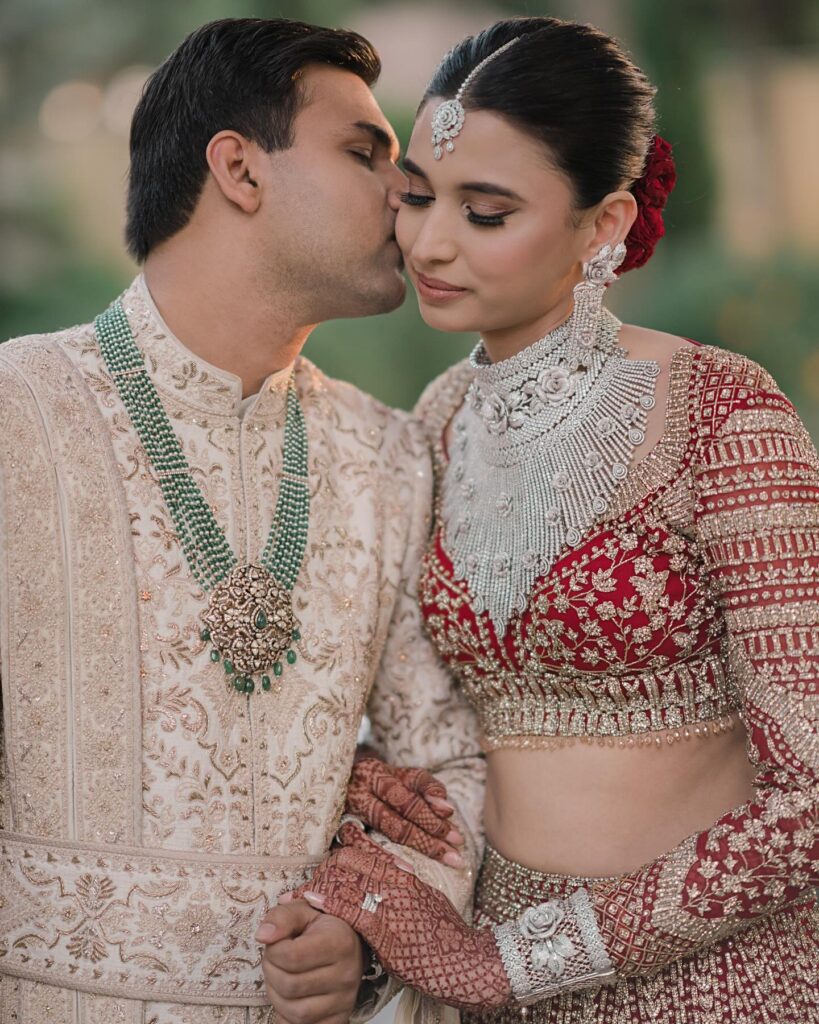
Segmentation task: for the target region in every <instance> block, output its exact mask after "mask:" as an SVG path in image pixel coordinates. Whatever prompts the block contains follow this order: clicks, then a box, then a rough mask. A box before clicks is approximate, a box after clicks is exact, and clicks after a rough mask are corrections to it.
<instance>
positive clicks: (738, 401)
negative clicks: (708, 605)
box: [590, 350, 819, 975]
mask: <svg viewBox="0 0 819 1024" xmlns="http://www.w3.org/2000/svg"><path fill="white" fill-rule="evenodd" d="M695 365H697V370H696V375H697V377H696V379H695V380H694V381H693V385H694V386H693V387H692V389H691V420H692V428H693V429H694V430H695V432H696V435H697V436H698V438H699V443H698V456H697V458H696V464H695V466H694V486H695V511H694V516H695V531H696V535H697V538H698V542H699V544H700V546H701V552H702V558H703V562H704V567H705V571H706V572H707V574H708V576H709V577H710V579H711V581H712V584H713V585H714V588H715V590H716V593H717V595H718V602H719V605H720V607H721V611H722V614H723V616H724V618H725V624H726V631H727V652H728V659H729V666H730V674H731V676H732V678H733V680H734V683H735V685H736V687H737V691H738V694H739V698H740V707H741V714H742V718H743V721H744V724H745V727H746V729H747V732H748V756H749V758H750V760H751V762H752V764H753V767H754V769H755V779H754V788H755V790H756V793H755V796H754V798H753V799H752V800H751V801H749V802H748V803H746V804H743V805H742V806H740V807H736V808H734V809H732V810H730V811H728V812H727V813H726V814H724V815H723V816H722V817H721V818H720V819H719V821H717V822H715V823H714V824H713V825H712V827H711V828H709V829H707V830H706V831H704V832H701V833H699V834H697V835H693V836H691V837H689V838H688V839H686V840H685V841H684V842H682V843H681V844H680V845H679V846H678V847H676V849H674V850H672V851H671V852H670V853H668V854H666V855H665V856H663V857H661V858H659V859H658V860H656V861H654V862H653V863H651V864H649V865H647V866H646V867H644V868H642V869H641V870H639V871H637V872H634V873H632V874H630V875H627V876H625V877H621V878H620V879H618V880H617V881H616V882H613V883H608V884H600V885H596V886H594V887H593V889H592V891H591V893H590V895H591V898H592V906H593V908H594V911H595V917H596V918H597V923H598V925H599V927H600V932H601V936H602V939H603V942H604V944H605V947H606V950H607V952H608V954H609V956H610V958H611V960H612V962H613V963H614V966H615V968H616V970H617V973H618V974H621V975H629V974H643V973H650V972H652V971H654V970H656V969H657V968H660V967H662V966H665V965H666V964H668V963H670V962H671V961H673V960H675V959H677V958H678V957H682V956H686V955H689V954H691V953H692V952H694V951H695V950H697V949H699V948H701V947H703V946H706V945H709V944H711V943H713V942H714V941H716V940H718V939H720V938H722V937H723V936H726V935H728V934H730V933H731V932H733V931H736V930H739V929H741V928H743V927H745V926H747V925H749V924H750V923H752V922H753V921H754V920H755V919H757V918H759V917H760V916H761V915H763V914H768V913H770V912H771V911H772V910H775V909H777V908H778V907H781V906H782V905H784V904H786V903H788V902H790V901H793V900H795V899H796V898H797V897H798V896H799V895H800V894H803V893H804V892H805V891H806V890H807V889H809V887H811V886H816V885H817V884H819V837H818V835H817V817H818V815H817V807H818V805H819V801H818V800H817V796H819V792H818V789H819V787H818V786H817V775H818V773H817V767H819V764H818V762H819V737H817V708H818V707H819V461H818V460H817V454H816V450H815V448H814V447H813V445H812V443H811V441H810V438H809V437H808V434H807V432H806V430H805V428H804V427H803V425H802V423H801V422H800V420H799V418H798V416H797V415H796V413H795V411H794V409H793V406H792V405H791V403H790V402H789V401H788V400H787V399H786V398H785V397H784V396H783V395H782V394H781V393H780V391H779V390H778V389H777V387H776V385H775V384H774V382H773V380H772V379H771V377H770V376H769V375H768V374H767V373H766V372H765V371H764V370H762V369H761V368H760V367H759V366H757V365H756V364H754V363H751V362H750V361H749V360H747V359H744V358H742V357H739V356H735V355H731V354H728V353H720V352H718V351H716V350H704V351H703V352H702V353H700V354H698V356H697V358H696V359H695Z"/></svg>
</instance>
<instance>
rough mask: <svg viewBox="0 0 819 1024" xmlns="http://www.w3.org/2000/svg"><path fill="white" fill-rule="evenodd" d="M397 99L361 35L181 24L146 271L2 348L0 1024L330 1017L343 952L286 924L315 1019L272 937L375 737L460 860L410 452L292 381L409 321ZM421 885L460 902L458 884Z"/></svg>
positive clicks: (342, 405) (303, 920) (453, 756)
mask: <svg viewBox="0 0 819 1024" xmlns="http://www.w3.org/2000/svg"><path fill="white" fill-rule="evenodd" d="M378 71H379V64H378V58H377V56H376V54H375V53H374V52H373V50H372V48H371V47H370V45H369V44H368V43H367V42H366V41H365V40H363V39H362V38H361V37H360V36H357V35H355V34H354V33H347V32H339V31H334V30H329V29H321V28H316V27H312V26H308V25H304V24H300V23H297V22H286V21H265V20H255V19H254V20H250V19H246V20H245V19H242V20H226V21H220V22H214V23H212V24H210V25H206V26H204V27H203V28H201V29H199V30H198V31H196V32H194V33H193V35H191V36H190V37H189V38H188V39H187V40H186V41H185V42H184V43H183V44H182V45H181V46H180V47H179V48H178V50H176V51H175V53H174V54H172V55H171V57H170V58H169V59H168V60H167V61H166V62H165V63H164V64H163V65H162V66H161V67H160V68H159V69H158V71H157V72H156V73H155V74H154V76H153V77H152V78H151V80H150V81H149V83H148V85H147V87H146V90H145V93H144V95H143V97H142V99H141V101H140V103H139V106H138V107H137V110H136V112H135V115H134V121H133V127H132V138H131V154H132V162H131V174H130V182H129V196H128V228H127V235H128V243H129V247H130V249H131V251H132V253H133V254H134V255H135V256H136V258H137V259H138V260H140V261H141V262H143V263H144V275H141V276H140V277H138V278H137V280H136V281H135V282H134V283H133V284H132V285H131V286H130V287H129V288H128V289H127V290H126V291H125V293H124V294H123V295H122V296H121V298H120V300H118V301H117V302H115V303H114V304H113V305H112V306H111V308H110V309H109V310H108V311H106V312H105V313H104V314H103V315H101V316H100V317H99V318H98V319H97V320H96V322H95V323H94V324H87V325H84V326H81V327H75V328H71V329H69V330H67V331H63V332H60V333H58V334H54V335H40V336H32V337H28V338H21V339H17V340H16V341H12V342H9V343H7V344H5V345H3V346H0V659H1V660H0V676H1V677H2V687H3V690H2V693H3V712H4V721H3V732H2V738H3V748H2V751H0V765H2V776H0V825H1V826H2V832H0V854H1V855H2V856H1V857H0V892H2V897H0V1020H2V1021H3V1022H6V1021H9V1022H10V1021H17V1022H22V1024H39V1022H41V1021H48V1022H49V1024H60V1022H71V1024H92V1022H93V1024H97V1022H99V1024H102V1022H105V1024H111V1022H125V1024H136V1022H137V1021H139V1022H149V1021H150V1022H156V1024H171V1022H174V1024H177V1022H178V1024H182V1022H185V1024H199V1022H202V1024H204V1022H206V1021H207V1022H213V1021H219V1022H221V1024H239V1022H242V1024H249V1022H251V1021H253V1022H261V1021H272V1020H273V1014H274V1012H275V1011H278V1012H279V1013H280V1014H281V1015H282V1016H283V1017H284V1018H285V1019H286V1020H289V1021H294V1022H295V1021H299V1022H308V1021H313V1020H328V1019H334V1020H338V1021H341V1020H343V1019H345V1018H346V1017H347V1016H348V1015H349V1014H350V1012H351V1011H352V1009H353V1005H354V1003H355V1001H356V996H357V994H358V992H359V985H360V979H361V976H362V972H363V970H364V969H365V967H366V965H365V963H364V956H363V953H362V948H361V945H360V943H359V940H358V939H357V937H355V934H354V933H353V932H352V931H351V930H350V929H349V928H348V927H347V926H346V925H344V924H343V923H341V922H338V921H335V920H333V919H331V918H327V917H320V916H318V915H316V914H315V913H314V912H312V911H309V912H308V911H307V909H306V907H305V905H304V904H298V905H295V909H294V911H293V917H292V919H291V921H290V924H289V925H288V926H287V927H288V928H289V931H288V932H287V942H288V947H287V948H288V950H289V951H290V953H291V954H293V951H294V950H295V953H296V960H297V961H298V963H299V966H300V968H303V969H304V970H307V971H312V970H314V969H315V970H319V971H320V972H321V977H322V994H321V996H320V998H319V999H318V1001H316V998H315V997H311V998H310V999H309V1000H307V1001H305V999H303V998H298V997H291V998H284V997H283V996H279V995H278V994H277V992H276V991H275V989H274V988H272V987H271V990H270V993H269V994H268V992H266V990H265V984H264V978H263V975H262V971H261V968H260V959H261V958H260V947H259V945H258V944H257V943H256V941H255V940H254V932H255V931H256V928H257V926H258V924H259V922H260V921H261V920H262V918H263V916H264V914H265V911H266V910H267V908H268V907H269V906H270V905H271V904H272V903H274V902H275V900H276V896H277V894H278V893H279V892H282V891H284V890H290V889H293V888H294V887H295V886H297V885H298V884H300V883H301V882H302V881H304V880H305V879H306V878H307V877H308V876H309V873H310V871H311V869H312V867H313V866H314V865H316V864H317V863H318V862H319V861H320V860H321V859H322V857H323V856H324V855H325V853H326V851H327V850H328V848H329V845H330V842H331V840H332V837H333V835H334V833H335V831H336V827H337V824H338V821H339V818H340V815H341V812H342V809H343V804H344V794H345V786H346V782H347V778H348V776H349V773H350V768H351V764H352V760H353V756H354V753H355V749H356V737H357V733H358V730H359V725H360V722H361V719H362V715H363V714H364V712H365V710H368V711H369V714H370V717H371V720H372V723H373V728H374V734H375V741H376V744H377V745H378V747H379V748H380V750H381V752H382V753H383V754H384V755H385V756H386V757H387V758H388V759H389V760H390V761H392V762H395V763H399V764H400V763H403V764H408V763H412V762H418V763H422V764H427V765H431V766H433V768H434V770H436V771H437V774H438V776H439V777H440V778H441V779H442V780H443V782H444V783H445V784H446V785H447V787H448V788H449V792H450V795H451V798H452V799H453V800H454V802H456V803H457V804H458V807H459V809H460V811H461V812H462V814H463V815H464V818H462V819H461V823H462V825H463V826H464V829H463V830H464V832H465V833H466V834H467V846H466V851H465V852H466V859H467V860H469V861H471V862H472V863H474V858H475V846H476V843H477V842H478V840H477V834H478V831H477V826H476V822H477V819H478V817H479V807H480V788H481V763H480V759H479V757H478V756H477V741H476V732H475V726H474V723H473V721H472V718H471V716H470V714H469V713H468V712H467V710H466V709H465V707H464V705H463V704H462V703H461V701H460V700H459V698H458V697H457V696H456V695H455V693H454V692H453V689H452V684H451V682H450V680H449V678H448V676H447V675H446V674H445V673H444V671H443V670H442V668H441V666H440V665H439V663H438V662H437V660H436V659H435V656H434V654H433V653H432V650H431V648H430V646H429V645H428V644H427V641H426V640H425V639H424V638H423V637H422V635H421V632H420V627H419V618H418V614H417V611H416V608H415V602H414V599H413V583H414V578H415V576H416V574H417V567H418V559H419V556H420V552H421V549H422V547H423V544H424V542H425V534H426V530H427V523H428V507H429V502H430V495H431V479H430V467H429V463H428V460H427V456H426V453H425V450H424V445H423V442H422V440H421V437H420V434H419V433H418V432H417V430H416V427H415V426H414V424H413V423H412V421H411V420H410V419H409V417H407V416H405V415H404V414H401V413H396V412H392V411H390V410H388V409H386V408H384V407H383V406H381V405H380V404H379V403H377V402H375V401H374V400H373V399H371V398H369V397H367V396H366V395H363V394H361V393H360V392H359V391H357V390H356V389H355V388H353V387H351V386H349V385H345V384H341V383H338V382H336V381H332V380H329V379H327V378H326V377H324V376H323V375H322V374H321V373H320V372H319V371H318V370H317V369H316V368H315V367H314V366H312V365H311V364H310V363H309V362H308V361H307V360H305V359H303V358H302V357H300V356H299V352H300V350H301V347H302V346H303V344H304V342H305V340H306V339H307V337H308V335H309V334H310V331H311V329H312V327H313V326H314V325H315V324H317V323H319V322H321V321H323V320H326V319H329V318H335V317H342V316H344V317H352V316H365V315H369V314H375V313H381V312H385V311H387V310H390V309H393V308H394V307H396V306H397V305H399V304H400V302H401V301H402V299H403V296H404V282H403V280H402V276H401V258H400V253H399V251H398V248H397V246H396V244H395V240H394V236H393V223H394V218H395V211H396V208H397V203H398V191H399V189H400V188H401V186H402V181H403V179H402V175H401V174H400V172H399V171H398V170H397V168H396V167H395V159H396V155H397V144H396V141H395V137H394V134H393V132H392V130H391V128H390V126H389V124H388V123H387V121H386V120H385V118H384V116H383V114H382V113H381V111H380V110H379V108H378V106H377V104H376V102H375V100H374V98H373V96H372V94H371V92H370V89H369V86H370V85H371V84H372V83H373V82H374V81H375V79H376V78H377V75H378ZM271 524H272V525H271ZM405 855H406V856H410V855H409V854H405ZM414 866H415V869H416V870H417V871H418V872H419V874H422V875H423V876H424V877H425V878H427V879H429V880H430V881H431V882H432V883H433V884H437V885H440V886H441V887H442V888H444V889H445V890H446V891H447V892H448V894H449V895H450V896H451V897H452V899H453V900H454V901H455V902H456V903H457V904H458V905H460V906H464V904H465V902H466V900H467V899H468V893H469V889H470V887H471V886H470V881H469V871H468V865H465V866H464V868H463V869H462V870H460V871H453V870H452V868H443V867H441V866H439V865H437V864H435V863H433V862H432V861H426V860H425V859H424V858H418V857H416V858H415V860H414ZM281 937H282V938H283V937H285V936H284V935H283V936H281ZM268 949H269V950H270V951H271V954H272V955H273V956H274V959H275V954H273V951H274V950H275V943H274V944H273V945H270V946H269V947H268ZM268 995H269V996H270V998H272V999H273V1001H274V1009H273V1010H271V1008H270V1006H269V1005H268ZM369 1009H370V1010H372V1009H374V1005H370V1006H369Z"/></svg>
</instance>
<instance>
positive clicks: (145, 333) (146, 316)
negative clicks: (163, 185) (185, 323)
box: [121, 274, 294, 422]
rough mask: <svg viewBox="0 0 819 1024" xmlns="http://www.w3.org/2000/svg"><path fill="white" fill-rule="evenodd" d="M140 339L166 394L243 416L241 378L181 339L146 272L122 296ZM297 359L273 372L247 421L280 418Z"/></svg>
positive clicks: (214, 412) (202, 408)
mask: <svg viewBox="0 0 819 1024" xmlns="http://www.w3.org/2000/svg"><path fill="white" fill-rule="evenodd" d="M121 301H122V305H123V308H124V309H125V314H126V316H127V317H128V322H129V323H130V325H131V330H132V331H133V334H134V340H135V341H136V343H137V346H138V347H139V349H140V350H141V351H142V352H143V354H144V356H145V360H146V364H147V367H148V372H149V374H150V376H151V379H152V381H153V383H154V385H155V387H156V389H157V391H158V392H159V393H160V395H162V396H163V398H169V399H172V401H173V402H174V404H177V405H181V406H186V407H188V408H189V409H190V410H192V411H193V412H199V413H208V414H209V415H210V416H239V415H240V410H241V405H242V381H241V378H240V377H238V376H236V374H234V373H230V371H228V370H223V369H221V368H220V367H218V366H214V365H213V364H212V363H209V362H207V361H206V360H205V359H202V358H201V357H200V356H197V355H196V354H195V353H193V352H192V351H191V350H190V349H189V348H187V347H186V346H185V344H184V343H183V342H182V341H180V340H179V338H177V337H176V335H175V334H174V333H173V331H172V330H171V329H170V327H168V325H167V323H166V322H165V320H164V319H163V318H162V315H161V313H160V312H159V310H158V309H157V307H156V303H155V302H154V300H153V298H152V296H151V293H150V291H149V290H148V285H147V283H146V281H145V278H144V276H143V275H142V274H140V275H139V276H138V277H136V278H135V279H134V281H133V282H132V283H131V284H130V286H129V287H128V288H127V289H126V290H125V292H124V293H123V294H122V296H121ZM293 365H294V364H293V363H290V365H289V366H286V367H284V368H283V369H281V370H278V371H277V372H276V373H272V374H271V375H270V376H269V377H268V378H267V379H266V380H265V382H264V383H263V384H262V386H261V388H260V389H259V392H258V394H257V395H256V396H255V399H256V400H255V402H253V403H252V404H251V406H250V408H249V409H248V410H247V412H246V414H245V417H244V419H245V421H246V422H247V421H250V420H257V421H259V422H273V421H275V420H277V419H279V418H280V416H281V414H282V412H283V410H284V404H285V398H286V394H287V385H288V381H289V380H290V375H291V373H292V371H293Z"/></svg>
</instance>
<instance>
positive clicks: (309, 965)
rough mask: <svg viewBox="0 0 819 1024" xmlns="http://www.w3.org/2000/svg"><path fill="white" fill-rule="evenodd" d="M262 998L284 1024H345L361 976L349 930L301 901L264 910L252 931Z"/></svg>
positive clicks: (359, 955)
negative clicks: (259, 950) (259, 948)
mask: <svg viewBox="0 0 819 1024" xmlns="http://www.w3.org/2000/svg"><path fill="white" fill-rule="evenodd" d="M256 941H257V942H261V943H264V944H265V947H266V948H265V951H264V956H263V957H262V971H263V972H264V980H265V987H266V989H267V998H268V999H269V1000H270V1002H271V1004H272V1006H273V1008H274V1009H275V1010H276V1013H278V1014H279V1015H280V1016H281V1017H283V1018H284V1019H285V1020H286V1021H287V1022H288V1024H319V1022H321V1024H346V1022H347V1021H348V1019H349V1017H350V1014H351V1013H352V1012H353V1008H354V1007H355V1001H356V996H357V995H358V989H359V986H360V984H361V975H362V973H363V971H364V950H363V948H362V944H361V939H359V937H358V935H357V934H356V933H355V932H354V931H353V929H352V928H351V927H350V926H349V925H348V924H345V922H344V921H341V920H340V919H339V918H337V917H330V916H329V915H327V914H319V913H318V912H317V911H316V910H313V908H312V907H310V906H309V905H308V904H307V903H305V902H304V901H302V900H297V901H294V902H293V903H289V904H284V905H279V906H278V907H274V908H273V909H272V910H270V911H268V913H267V914H266V915H265V917H264V918H263V920H262V923H261V924H260V925H259V928H258V930H257V931H256Z"/></svg>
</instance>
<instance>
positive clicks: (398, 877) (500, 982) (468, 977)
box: [294, 824, 511, 1010]
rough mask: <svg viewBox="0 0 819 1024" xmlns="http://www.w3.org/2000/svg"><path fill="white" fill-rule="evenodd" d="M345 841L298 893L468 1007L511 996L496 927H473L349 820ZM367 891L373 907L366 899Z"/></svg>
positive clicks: (414, 979) (414, 978) (410, 977)
mask: <svg viewBox="0 0 819 1024" xmlns="http://www.w3.org/2000/svg"><path fill="white" fill-rule="evenodd" d="M339 836H340V839H341V842H342V843H343V844H344V845H343V846H342V847H341V848H339V849H336V850H335V851H334V852H333V853H332V854H331V855H330V856H329V857H328V859H327V860H326V861H325V862H324V863H323V864H322V865H321V866H320V867H319V868H318V869H317V871H316V872H315V874H314V875H313V877H312V879H311V880H310V881H309V882H307V883H305V884H304V885H303V886H301V888H299V889H297V890H296V892H295V893H294V898H300V899H306V900H308V901H309V902H310V903H311V905H313V906H315V907H317V908H318V909H321V910H324V911H325V913H328V914H333V915H334V916H335V917H340V918H341V919H342V920H343V921H346V922H347V924H349V925H350V926H351V927H353V928H354V929H355V930H356V931H357V932H358V933H359V934H360V935H361V936H362V938H363V939H364V940H365V941H366V942H367V943H368V945H369V946H370V947H371V948H372V949H373V950H374V951H375V953H376V955H377V956H378V959H379V960H380V962H381V964H382V965H383V967H384V969H385V970H387V971H389V973H391V974H393V975H394V976H395V977H396V978H398V979H399V980H401V981H403V982H404V983H405V984H408V985H412V986H413V988H417V989H419V990H420V991H421V992H424V993H425V994H427V995H430V996H432V997H434V998H435V999H439V1000H441V1001H442V1002H445V1003H448V1004H449V1005H451V1006H456V1007H459V1008H461V1009H470V1010H482V1009H490V1008H494V1007H499V1006H502V1005H504V1003H506V1002H507V1001H508V1000H509V999H510V998H511V991H510V986H509V980H508V978H507V976H506V972H505V970H504V967H503V962H502V960H501V957H500V953H499V952H498V947H497V945H496V942H495V938H494V936H493V934H492V932H491V931H490V930H489V929H481V928H470V927H469V925H467V924H466V922H465V921H464V920H463V918H461V916H460V915H459V914H458V912H457V910H456V909H455V907H454V906H453V905H452V904H451V903H450V901H449V900H448V899H447V898H446V896H444V894H443V893H442V892H440V891H439V890H438V889H435V888H434V887H433V886H430V885H427V884H425V883H424V882H422V881H421V880H420V879H419V878H418V877H417V875H415V873H414V872H412V871H408V870H406V869H403V868H401V867H400V866H399V865H398V863H397V861H396V859H395V858H394V857H393V856H392V855H391V854H390V853H389V852H388V851H386V850H384V849H383V848H382V847H380V846H378V845H377V844H376V843H374V842H373V841H372V840H370V839H368V838H367V836H366V835H364V833H363V832H361V831H360V829H357V828H355V826H353V825H350V824H347V825H344V826H342V829H341V830H340V833H339ZM367 894H371V896H372V897H380V900H379V899H373V898H371V899H370V900H369V901H367V902H368V904H369V906H370V907H372V908H373V909H369V910H365V909H364V908H363V906H362V904H363V903H364V900H365V897H366V896H367Z"/></svg>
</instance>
